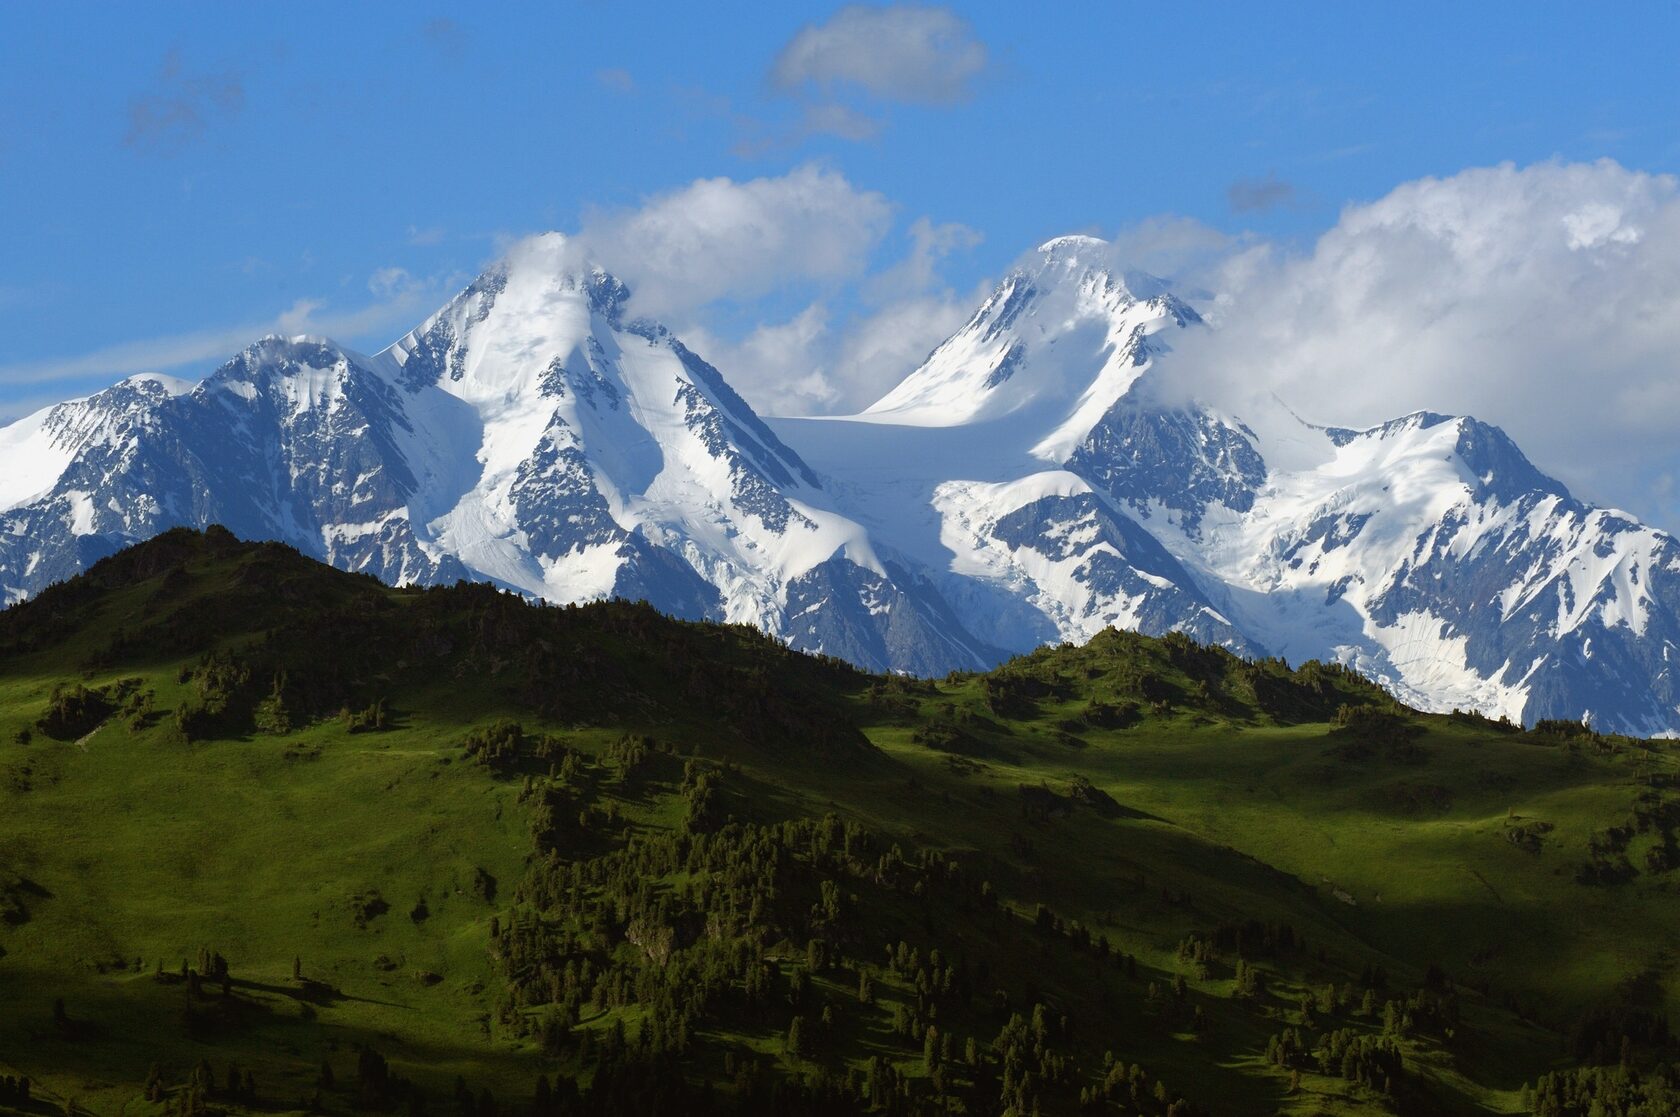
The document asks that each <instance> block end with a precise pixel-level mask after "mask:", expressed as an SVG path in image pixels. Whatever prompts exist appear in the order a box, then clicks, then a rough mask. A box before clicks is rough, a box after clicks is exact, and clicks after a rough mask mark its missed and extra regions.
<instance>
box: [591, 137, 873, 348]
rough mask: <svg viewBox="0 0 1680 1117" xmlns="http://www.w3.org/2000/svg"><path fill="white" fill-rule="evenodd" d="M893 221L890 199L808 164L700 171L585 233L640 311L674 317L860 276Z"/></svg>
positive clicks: (596, 219) (600, 217)
mask: <svg viewBox="0 0 1680 1117" xmlns="http://www.w3.org/2000/svg"><path fill="white" fill-rule="evenodd" d="M891 222H892V205H891V204H890V203H889V202H888V201H887V199H886V198H885V197H883V196H882V195H880V194H877V193H875V192H873V191H867V190H858V189H857V188H855V187H854V186H853V185H852V184H851V183H850V182H848V181H847V180H846V178H845V176H844V175H841V174H839V173H838V172H835V171H829V170H823V169H821V168H818V167H815V166H811V165H806V166H803V167H799V168H796V169H795V170H793V171H790V172H789V173H788V174H786V175H782V176H780V177H776V178H756V179H752V180H750V181H746V182H736V181H734V180H733V179H729V178H708V179H700V180H698V181H696V182H693V183H690V184H689V185H688V186H685V187H683V188H681V189H679V190H673V191H671V192H669V193H666V194H661V195H658V196H656V197H654V198H652V199H650V200H648V202H646V203H645V204H644V205H643V206H642V207H641V208H639V209H636V210H631V211H619V212H610V213H600V214H596V215H593V216H592V217H591V218H590V219H588V220H586V221H585V223H584V227H583V230H582V232H581V233H580V234H579V236H578V238H577V240H578V243H579V245H580V246H581V248H582V249H583V251H584V252H585V253H587V254H588V255H589V256H590V257H591V258H592V259H594V260H596V261H598V262H600V263H601V264H602V265H603V266H605V267H606V268H607V269H608V270H610V271H611V272H612V273H613V274H615V275H617V276H618V277H619V278H621V279H623V280H624V281H625V282H626V283H628V284H629V285H630V288H631V290H632V292H634V305H635V307H636V311H637V313H640V314H648V315H651V316H653V317H674V316H680V315H681V314H683V313H686V312H688V311H692V310H694V309H697V308H699V307H701V306H705V305H706V304H708V303H712V302H715V301H717V300H719V299H725V298H727V299H733V300H742V299H752V298H756V297H758V296H761V295H764V294H766V293H768V292H770V291H773V290H776V289H778V288H782V287H784V286H786V285H788V284H791V283H805V282H817V283H825V282H836V281H843V280H850V279H854V278H856V277H857V276H859V275H861V274H862V273H863V272H864V271H865V269H866V268H867V267H868V264H869V260H870V256H871V254H872V253H873V252H874V250H875V248H876V246H877V245H878V244H879V243H880V241H881V238H882V237H883V236H884V235H885V234H886V231H887V229H888V228H889V227H890V225H891Z"/></svg>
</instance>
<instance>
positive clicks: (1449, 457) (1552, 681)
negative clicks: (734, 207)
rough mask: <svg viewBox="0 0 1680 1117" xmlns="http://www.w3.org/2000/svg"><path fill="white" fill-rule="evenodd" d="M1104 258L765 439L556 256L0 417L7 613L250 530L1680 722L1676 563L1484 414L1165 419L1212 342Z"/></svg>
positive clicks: (1451, 702)
mask: <svg viewBox="0 0 1680 1117" xmlns="http://www.w3.org/2000/svg"><path fill="white" fill-rule="evenodd" d="M1109 255H1110V251H1109V248H1108V246H1107V245H1105V244H1104V243H1103V242H1101V241H1097V240H1093V239H1092V238H1088V237H1063V238H1058V239H1057V240H1054V241H1051V242H1049V243H1047V244H1045V245H1043V246H1041V247H1040V248H1039V249H1038V250H1037V251H1036V252H1034V253H1032V254H1029V256H1028V257H1027V258H1026V259H1025V260H1024V261H1023V263H1022V264H1021V265H1020V266H1019V267H1017V268H1015V269H1013V270H1012V271H1011V272H1010V273H1009V274H1008V275H1007V276H1005V277H1004V279H1003V280H1002V281H1001V282H1000V283H999V284H998V285H997V288H996V290H995V291H994V292H993V293H992V295H991V296H990V297H989V298H987V299H986V300H985V301H984V303H983V304H982V305H981V307H980V308H979V309H978V310H977V311H976V312H975V314H974V316H973V317H972V318H971V319H970V321H969V322H968V323H967V324H965V325H964V327H963V328H962V329H961V330H959V331H958V332H957V333H956V334H954V335H953V336H952V337H951V338H949V339H948V340H947V341H946V342H945V343H944V344H942V345H941V346H939V347H938V348H937V349H936V350H935V351H934V352H933V353H932V354H931V355H930V356H929V357H928V359H927V360H926V361H925V362H924V363H923V364H922V365H921V366H920V367H919V368H917V369H915V370H913V371H911V372H910V373H909V375H908V376H907V377H906V378H905V379H904V380H903V381H902V382H901V383H900V384H899V385H898V386H897V387H896V388H894V389H893V390H892V391H891V392H889V393H888V394H887V395H886V396H885V397H883V398H882V399H881V400H880V401H879V402H878V403H876V404H875V405H874V406H873V407H871V408H869V409H868V410H867V411H866V412H864V413H863V414H861V415H856V416H850V417H845V418H833V419H799V420H794V419H783V420H770V421H768V422H766V421H764V420H761V419H760V418H759V416H757V415H756V414H754V412H753V410H752V409H751V408H750V407H749V406H748V405H747V404H746V403H745V402H744V401H743V400H742V399H741V398H740V397H739V396H738V395H736V393H735V392H734V391H733V390H731V388H730V387H729V385H728V384H727V383H726V381H725V378H724V376H723V374H721V373H720V372H719V371H718V370H717V369H714V368H713V367H712V366H710V365H709V364H707V363H706V362H705V361H704V360H703V359H701V357H699V356H698V355H696V354H695V353H693V352H692V351H690V350H689V349H688V348H687V347H685V346H684V345H683V344H682V342H681V341H679V340H678V339H677V338H675V337H673V336H672V335H670V334H669V333H668V332H666V331H665V330H664V329H663V328H661V327H660V326H658V325H657V324H654V323H651V322H647V321H644V320H638V319H635V318H633V317H631V316H630V314H629V311H630V306H631V304H630V293H629V292H628V291H627V290H626V289H625V288H624V287H623V285H621V284H620V283H619V282H618V281H617V280H615V279H614V278H613V277H612V276H610V275H608V274H607V273H606V272H604V271H602V270H600V269H599V268H595V267H593V266H590V265H589V264H588V263H587V262H585V261H582V260H579V259H577V258H576V252H575V249H574V246H572V245H570V244H568V243H567V242H566V241H565V240H564V239H563V238H560V237H558V236H555V235H548V236H544V237H539V238H534V239H532V240H530V241H527V242H524V243H523V244H521V245H520V246H518V247H517V248H516V249H515V250H514V251H513V252H512V253H511V254H510V255H509V257H508V258H507V259H506V260H505V261H504V262H503V263H502V264H500V265H498V266H497V267H495V268H492V269H491V270H490V271H488V272H486V273H485V274H484V275H483V276H481V277H480V278H479V279H478V280H477V281H476V282H474V283H473V284H472V285H471V286H470V287H468V288H467V289H466V290H465V291H463V292H462V293H461V294H460V295H458V296H457V297H456V298H455V299H453V300H451V301H450V302H449V303H448V304H447V305H446V306H444V307H443V308H442V309H441V310H439V311H438V312H437V313H436V314H434V315H433V316H431V317H430V318H429V319H427V320H426V321H425V322H423V323H421V324H420V325H419V326H418V327H417V328H416V329H415V330H413V331H412V332H411V333H409V334H408V335H406V336H405V337H403V338H402V339H401V340H400V341H398V342H397V343H396V344H394V345H392V346H391V347H390V348H389V349H387V350H385V351H384V352H382V353H379V354H376V355H373V356H363V355H360V354H356V353H352V352H349V351H347V350H344V349H342V348H340V347H339V346H337V345H335V344H334V343H332V342H331V341H328V340H326V339H322V338H308V337H294V338H265V339H263V340H261V341H259V342H257V343H256V344H254V345H252V346H251V347H250V348H248V349H247V350H245V351H244V352H243V353H240V354H239V355H238V356H236V357H235V358H234V359H233V360H231V361H229V362H228V363H227V364H226V365H224V366H223V367H222V368H220V369H218V370H217V371H216V372H214V373H213V374H211V375H210V376H208V377H206V378H205V379H204V380H203V381H202V382H200V383H198V384H185V383H181V382H178V381H170V380H168V379H166V378H162V377H134V378H130V379H129V380H125V381H123V382H121V383H118V384H116V385H115V386H113V387H111V388H109V389H107V390H106V391H103V392H100V393H98V394H96V395H93V396H90V397H87V398H86V399H81V400H73V401H70V402H68V403H64V404H61V405H59V406H57V407H53V408H49V409H47V410H45V411H42V412H40V413H38V414H36V415H32V416H29V417H27V418H25V419H23V420H21V421H19V422H16V423H13V424H12V425H10V426H7V427H4V428H0V597H3V598H4V599H6V600H10V599H15V598H18V597H21V596H25V595H28V594H30V593H33V592H35V591H37V590H39V589H40V588H41V587H42V586H44V585H46V584H48V583H50V582H52V581H55V580H57V579H61V578H63V577H66V576H68V575H69V574H72V573H74V572H75V571H77V570H79V569H81V568H83V567H85V566H86V565H87V564H89V563H90V562H92V561H95V560H96V559H98V558H99V557H101V556H102V555H104V554H107V553H110V552H111V551H112V550H114V549H115V548H117V547H120V546H122V545H123V544H125V543H126V542H128V541H131V540H134V539H138V538H142V537H145V536H147V535H150V534H154V533H156V532H157V531H160V530H162V529H164V528H166V527H169V526H173V525H176V524H195V525H205V524H209V523H213V522H219V523H223V524H225V525H227V526H228V527H229V528H231V529H232V530H234V531H235V532H236V533H238V534H240V535H243V536H246V537H251V538H275V539H282V540H285V541H287V542H289V543H292V544H293V545H295V546H297V547H299V548H300V549H302V550H304V551H305V552H307V553H310V554H314V555H317V556H319V557H321V558H323V559H325V560H327V561H330V562H332V563H334V564H336V565H338V566H340V567H344V568H347V569H353V570H365V571H368V572H370V573H373V574H376V575H378V576H379V577H381V578H384V579H387V580H389V581H393V582H422V583H427V582H439V581H453V580H455V579H457V578H478V579H486V580H490V581H494V582H496V583H498V584H500V585H503V586H505V587H509V588H513V589H516V590H518V591H520V592H523V593H527V594H531V595H534V596H540V597H543V598H545V599H548V600H551V601H556V602H575V601H586V600H591V599H596V598H601V597H607V596H615V595H616V596H625V597H632V598H646V599H647V600H649V601H651V602H652V603H654V604H655V605H657V606H658V607H660V608H661V609H663V610H665V611H667V612H671V613H675V614H678V615H682V616H690V617H712V618H716V619H721V620H730V621H740V622H744V623H749V624H753V625H757V626H759V627H761V628H763V629H765V630H767V631H769V632H772V633H774V634H777V635H779V636H781V637H782V638H784V639H786V640H788V641H789V642H790V643H792V644H793V645H794V646H796V647H800V648H804V649H807V650H812V651H821V652H826V653H830V654H833V655H838V656H842V657H845V658H847V659H850V660H853V661H854V662H857V663H860V664H863V665H866V666H869V667H872V668H877V669H896V670H905V671H914V672H918V673H924V674H934V673H943V672H944V671H947V670H950V669H952V668H977V667H983V666H987V665H989V664H991V663H994V662H996V661H998V660H999V659H1001V658H1002V657H1003V656H1005V655H1006V654H1008V653H1009V652H1014V651H1024V650H1027V649H1030V648H1031V647H1033V646H1035V645H1037V644H1039V643H1042V642H1045V641H1057V640H1075V641H1079V640H1085V639H1088V638H1089V637H1090V636H1091V635H1093V634H1094V633H1096V632H1098V631H1100V630H1101V629H1103V628H1104V627H1107V626H1109V625H1120V626H1123V627H1127V628H1134V629H1138V630H1141V631H1144V632H1149V633H1154V634H1159V633H1164V632H1168V631H1174V630H1178V631H1185V632H1188V633H1190V634H1192V635H1194V636H1195V637H1197V638H1198V639H1200V640H1204V641H1208V642H1213V643H1220V644H1223V645H1225V646H1227V647H1229V648H1231V649H1233V650H1235V651H1237V652H1239V653H1242V654H1247V655H1261V654H1277V655H1284V656H1287V657H1288V658H1290V659H1292V660H1301V659H1306V658H1309V657H1319V658H1330V659H1336V660H1340V661H1342V662H1347V663H1350V664H1353V665H1356V666H1357V667H1359V668H1360V669H1361V670H1364V671H1366V672H1367V673H1369V674H1372V675H1374V676H1376V677H1378V678H1380V679H1382V680H1384V681H1385V682H1387V683H1388V684H1389V685H1391V686H1392V687H1393V688H1394V689H1395V690H1396V691H1398V692H1399V693H1400V694H1402V695H1403V696H1405V697H1406V698H1407V699H1408V700H1410V701H1413V702H1415V703H1417V704H1419V705H1422V706H1426V707H1433V708H1443V709H1444V708H1449V707H1453V706H1471V707H1475V708H1477V709H1481V710H1484V711H1487V712H1489V713H1494V714H1508V715H1511V716H1513V717H1520V718H1524V719H1526V720H1530V721H1532V720H1534V719H1537V718H1540V717H1565V718H1581V717H1589V718H1591V719H1593V720H1594V721H1595V722H1596V723H1597V724H1599V725H1601V726H1604V727H1607V728H1613V729H1623V730H1630V731H1635V732H1644V733H1659V732H1664V733H1666V732H1675V731H1680V685H1677V681H1676V678H1675V675H1674V673H1673V671H1672V670H1671V669H1670V658H1671V656H1674V655H1675V654H1676V651H1677V649H1680V543H1677V542H1676V540H1675V539H1674V538H1672V537H1671V536H1669V535H1667V534H1665V533H1663V532H1660V531H1656V530H1654V529H1652V528H1649V527H1646V526H1644V525H1642V524H1639V523H1637V522H1636V521H1634V520H1633V519H1631V518H1630V517H1628V516H1625V515H1623V514H1620V513H1617V512H1614V511H1609V510H1605V509H1597V508H1592V507H1590V506H1588V505H1585V504H1583V503H1581V502H1579V501H1577V500H1575V499H1574V498H1573V497H1572V496H1571V495H1570V494H1569V493H1568V492H1567V491H1566V490H1565V489H1564V488H1563V486H1561V485H1559V484H1558V483H1557V482H1555V481H1553V480H1551V479H1550V478H1548V477H1546V476H1545V475H1544V474H1542V473H1540V472H1539V471H1538V470H1537V469H1535V467H1534V466H1533V465H1531V464H1530V463H1529V462H1528V461H1527V459H1526V458H1524V457H1523V455H1522V453H1521V452H1520V451H1519V450H1518V449H1517V447H1516V446H1514V445H1513V444H1512V443H1511V442H1510V440H1509V439H1507V438H1506V437H1505V436H1504V435H1503V434H1502V433H1501V432H1500V431H1499V430H1498V429H1497V428H1494V427H1490V426H1488V425H1486V424H1484V423H1481V422H1478V421H1476V420H1474V419H1470V418H1466V417H1457V418H1452V417H1446V416H1440V415H1433V414H1428V413H1419V414H1417V415H1411V416H1406V417H1403V418H1400V419H1396V420H1394V421H1393V422H1390V423H1387V424H1384V425H1382V426H1379V427H1376V428H1373V429H1371V430H1362V431H1354V430H1344V429H1339V428H1321V427H1313V426H1309V425H1307V424H1305V423H1302V422H1300V421H1299V420H1297V419H1295V418H1294V417H1293V416H1291V415H1288V414H1287V413H1282V412H1280V413H1279V414H1268V415H1266V416H1264V417H1260V416H1254V417H1253V418H1255V419H1256V420H1259V419H1261V418H1263V419H1264V422H1258V421H1257V422H1256V424H1255V425H1254V426H1252V427H1251V426H1250V425H1249V424H1247V423H1245V422H1244V420H1243V418H1242V417H1239V416H1236V415H1231V414H1227V413H1225V412H1223V411H1221V410H1219V409H1217V408H1215V407H1211V406H1204V405H1202V404H1191V403H1175V404H1171V405H1167V404H1163V403H1161V402H1159V401H1160V400H1161V399H1164V398H1176V397H1177V396H1179V395H1180V393H1174V392H1166V391H1161V390H1159V389H1161V388H1164V387H1169V386H1171V380H1170V378H1171V377H1172V375H1173V360H1174V355H1173V352H1172V341H1173V338H1174V337H1175V336H1179V331H1181V330H1195V329H1205V328H1208V327H1207V326H1205V325H1204V324H1203V323H1202V321H1201V319H1200V318H1199V317H1198V315H1197V314H1196V312H1195V310H1193V309H1192V308H1191V307H1190V306H1188V305H1187V304H1186V303H1184V302H1183V301H1181V300H1180V299H1179V298H1178V297H1177V296H1175V295H1174V294H1173V293H1172V292H1171V291H1170V290H1169V289H1168V286H1167V284H1165V283H1164V282H1162V281H1161V280H1158V279H1155V278H1153V277H1150V276H1146V275H1141V274H1136V273H1122V272H1119V271H1117V270H1115V269H1114V268H1113V267H1111V266H1110V263H1109V259H1108V258H1109ZM1315 406H1317V407H1319V408H1320V409H1328V408H1330V407H1332V406H1333V401H1315ZM1257 431H1264V432H1265V433H1264V435H1262V434H1260V433H1257Z"/></svg>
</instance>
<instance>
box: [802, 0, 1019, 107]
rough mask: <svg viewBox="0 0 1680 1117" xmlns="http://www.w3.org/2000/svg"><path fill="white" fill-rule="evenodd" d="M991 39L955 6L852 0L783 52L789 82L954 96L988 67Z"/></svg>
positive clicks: (897, 94)
mask: <svg viewBox="0 0 1680 1117" xmlns="http://www.w3.org/2000/svg"><path fill="white" fill-rule="evenodd" d="M986 62H987V55H986V46H985V44H984V43H982V42H980V41H979V40H978V39H976V38H975V37H974V34H973V31H972V30H971V29H970V28H969V26H968V24H967V23H966V22H965V21H964V20H962V19H961V18H960V17H958V16H957V15H955V14H954V13H952V12H951V11H950V10H949V9H947V8H932V7H921V6H919V5H914V4H899V5H891V6H886V7H872V6H868V5H863V4H852V5H848V6H847V7H844V8H841V9H840V10H839V11H838V12H836V13H835V15H834V17H833V18H832V19H830V20H829V21H828V22H827V23H824V24H813V25H810V26H807V27H804V28H802V29H800V31H799V32H798V34H796V35H794V37H793V39H792V40H790V41H789V42H788V44H787V45H786V46H784V47H783V48H782V50H781V53H780V54H778V55H777V56H776V61H775V64H774V66H773V67H772V69H771V80H772V82H774V83H775V85H777V86H778V87H779V88H781V89H783V90H789V91H792V90H798V89H803V88H805V87H807V86H812V87H815V88H817V89H820V90H825V91H826V90H830V89H833V88H834V87H837V86H850V87H853V88H856V89H859V90H862V91H864V92H866V93H868V94H870V95H872V96H875V97H879V98H881V99H883V100H891V101H906V102H912V103H917V104H933V105H941V104H951V103H953V102H957V101H962V100H964V99H966V98H967V97H968V96H969V94H970V92H971V91H972V87H973V83H974V81H975V79H976V78H978V77H979V76H980V74H981V73H982V72H984V70H985V69H986Z"/></svg>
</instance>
